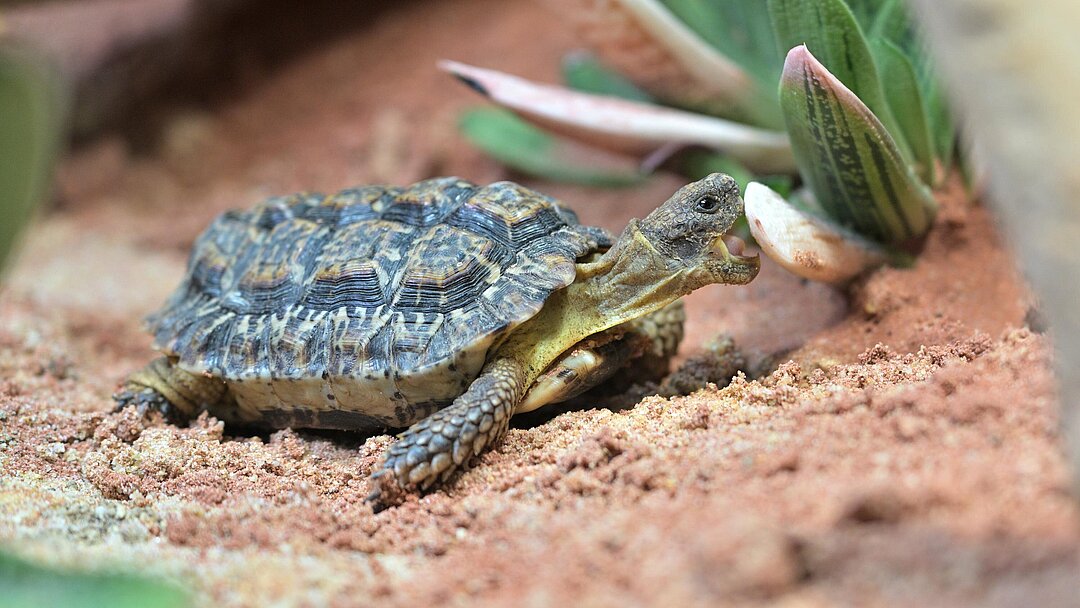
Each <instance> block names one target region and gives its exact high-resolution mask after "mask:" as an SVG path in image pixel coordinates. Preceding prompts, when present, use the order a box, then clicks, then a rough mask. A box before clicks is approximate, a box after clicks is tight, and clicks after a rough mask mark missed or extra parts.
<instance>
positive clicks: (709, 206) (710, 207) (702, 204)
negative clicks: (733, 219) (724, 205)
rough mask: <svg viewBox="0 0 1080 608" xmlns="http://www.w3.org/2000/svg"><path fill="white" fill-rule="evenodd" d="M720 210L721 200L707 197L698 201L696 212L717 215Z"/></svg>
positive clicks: (695, 207) (710, 196)
mask: <svg viewBox="0 0 1080 608" xmlns="http://www.w3.org/2000/svg"><path fill="white" fill-rule="evenodd" d="M718 209H720V200H719V199H718V198H716V197H715V196H712V195H705V196H703V197H701V198H699V199H698V201H697V204H695V205H694V210H695V211H697V212H698V213H716V211H717V210H718Z"/></svg>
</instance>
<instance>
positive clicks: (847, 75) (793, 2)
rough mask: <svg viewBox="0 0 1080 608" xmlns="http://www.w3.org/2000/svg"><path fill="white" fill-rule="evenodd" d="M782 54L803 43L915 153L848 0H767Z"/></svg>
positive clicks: (904, 147)
mask: <svg viewBox="0 0 1080 608" xmlns="http://www.w3.org/2000/svg"><path fill="white" fill-rule="evenodd" d="M768 4H769V12H770V13H771V15H772V18H773V27H775V28H776V37H777V41H778V42H779V43H780V47H781V50H782V51H783V52H785V53H786V52H787V51H788V49H791V48H793V47H795V46H796V45H804V46H806V47H807V48H809V49H810V51H811V52H813V53H814V54H815V56H816V57H818V60H819V61H820V62H821V63H823V64H824V65H825V66H827V67H828V68H829V70H831V71H832V72H833V75H834V76H835V77H836V78H838V79H839V80H840V82H842V83H844V85H845V86H847V87H848V88H849V89H851V90H852V91H853V92H854V93H855V95H857V96H858V97H859V99H861V100H862V101H863V103H865V104H866V105H867V106H868V107H869V108H870V109H871V110H872V111H873V112H874V114H875V115H876V116H877V117H878V119H879V120H880V121H881V123H882V124H883V125H885V128H886V129H888V131H889V133H890V134H892V136H893V138H894V140H895V141H896V143H897V145H898V146H899V149H900V152H901V153H902V154H903V155H904V158H906V159H910V158H911V154H910V150H909V149H908V146H907V142H906V141H905V140H904V139H903V135H902V132H901V130H900V128H899V126H898V125H897V123H896V120H895V119H894V118H893V115H892V111H891V109H890V108H889V104H888V102H887V101H886V99H885V91H884V89H883V88H882V84H881V79H880V77H879V75H878V71H877V67H876V66H875V64H874V57H873V55H872V54H871V52H870V46H869V44H868V43H867V41H866V38H865V37H864V36H863V32H862V29H861V28H860V27H859V24H858V22H857V21H856V19H855V16H854V15H853V14H852V13H851V10H850V9H849V8H848V7H847V5H846V4H844V1H843V0H768Z"/></svg>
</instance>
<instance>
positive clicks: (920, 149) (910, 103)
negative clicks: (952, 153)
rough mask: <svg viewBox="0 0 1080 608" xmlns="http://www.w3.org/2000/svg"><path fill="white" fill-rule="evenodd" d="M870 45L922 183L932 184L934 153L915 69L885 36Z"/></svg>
mask: <svg viewBox="0 0 1080 608" xmlns="http://www.w3.org/2000/svg"><path fill="white" fill-rule="evenodd" d="M873 48H874V57H875V59H876V60H877V64H878V66H879V68H880V70H881V76H882V84H883V85H884V87H885V96H886V98H887V99H888V100H889V107H890V108H892V112H893V117H895V118H896V123H897V125H898V126H899V127H900V131H901V132H902V133H903V135H904V139H905V140H907V142H908V145H909V146H911V154H912V157H913V159H914V161H915V171H916V172H917V173H918V175H919V177H920V178H921V179H922V181H923V182H924V183H927V184H934V183H936V179H935V176H934V170H935V165H936V162H935V161H936V159H937V154H936V151H935V149H934V141H933V136H932V135H931V133H930V124H929V122H928V121H927V118H926V108H925V104H924V101H923V97H922V94H921V92H920V90H919V82H918V78H917V76H916V74H915V68H914V67H913V66H912V65H911V62H910V61H908V58H907V56H906V55H904V52H903V51H902V50H900V47H898V46H896V45H895V44H893V43H892V42H890V41H888V40H886V39H883V38H879V39H877V40H875V41H874V44H873Z"/></svg>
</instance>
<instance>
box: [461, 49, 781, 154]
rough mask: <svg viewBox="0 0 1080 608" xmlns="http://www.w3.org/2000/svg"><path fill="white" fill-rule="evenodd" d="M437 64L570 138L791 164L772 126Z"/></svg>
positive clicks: (639, 148) (621, 147)
mask: <svg viewBox="0 0 1080 608" xmlns="http://www.w3.org/2000/svg"><path fill="white" fill-rule="evenodd" d="M439 65H440V67H442V69H444V70H446V71H448V72H450V73H452V74H454V75H455V76H457V77H458V78H459V79H460V80H462V81H463V82H464V83H466V84H467V85H469V86H470V87H472V88H473V89H475V90H476V91H478V92H480V93H481V94H483V95H486V96H487V97H489V98H490V99H491V100H492V101H494V102H495V103H498V104H500V105H502V106H504V107H507V108H509V109H511V110H514V111H515V112H517V113H518V114H520V115H522V116H524V117H525V118H527V119H529V120H530V121H531V122H535V123H538V124H540V125H542V126H545V127H548V128H551V129H553V130H555V131H557V132H560V133H563V134H567V135H570V136H571V137H573V138H574V139H577V140H581V141H586V142H588V143H590V144H593V145H597V146H601V147H605V148H609V149H616V150H620V151H626V152H632V153H636V154H645V153H648V152H651V151H652V150H655V149H656V148H658V147H660V146H662V145H664V144H670V143H682V144H697V145H702V146H707V147H710V148H713V149H716V150H720V151H723V152H725V153H727V154H730V155H731V156H733V157H735V158H737V159H739V161H740V162H743V163H745V164H746V165H747V166H749V167H751V168H753V169H757V170H761V171H790V170H791V169H793V168H794V160H793V158H792V156H791V148H790V146H789V145H788V141H787V137H786V136H785V135H784V134H783V133H780V132H777V131H767V130H765V129H756V128H753V127H748V126H746V125H742V124H739V123H736V122H732V121H729V120H723V119H720V118H714V117H711V116H703V115H701V114H694V113H692V112H684V111H681V110H675V109H671V108H664V107H660V106H656V105H652V104H647V103H640V102H633V101H628V100H625V99H616V98H614V97H603V96H599V95H590V94H588V93H579V92H577V91H571V90H570V89H565V88H562V87H556V86H550V85H541V84H536V83H533V82H529V81H528V80H525V79H523V78H518V77H516V76H511V75H509V74H503V73H501V72H496V71H494V70H485V69H482V68H477V67H473V66H469V65H465V64H462V63H457V62H453V61H443V62H441V63H440V64H439Z"/></svg>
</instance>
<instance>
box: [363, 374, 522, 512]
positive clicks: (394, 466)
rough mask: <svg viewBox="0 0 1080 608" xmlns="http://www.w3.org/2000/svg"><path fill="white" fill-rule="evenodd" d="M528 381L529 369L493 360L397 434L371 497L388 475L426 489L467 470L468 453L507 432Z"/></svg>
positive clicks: (376, 498)
mask: <svg viewBox="0 0 1080 608" xmlns="http://www.w3.org/2000/svg"><path fill="white" fill-rule="evenodd" d="M525 382H526V373H525V370H524V368H523V367H522V365H521V364H520V363H518V362H517V361H515V360H513V359H506V358H500V359H496V360H494V361H492V362H491V363H489V364H488V365H487V367H485V368H484V371H482V372H481V373H480V375H479V376H478V377H477V378H476V380H473V382H472V384H471V385H470V386H469V388H468V390H466V391H465V392H464V393H463V394H462V395H461V396H460V397H458V398H457V399H455V400H454V402H453V403H451V404H450V405H449V406H447V407H445V408H443V409H441V410H439V411H437V412H435V413H434V414H431V415H430V416H428V417H427V418H424V419H423V420H421V421H420V422H417V423H416V424H414V425H412V426H411V427H409V428H408V430H406V431H405V432H404V433H401V434H400V435H398V440H397V441H396V442H395V443H394V444H393V445H391V446H390V449H389V450H388V451H387V453H386V457H385V459H384V460H383V463H382V465H381V466H380V468H379V471H378V472H376V473H375V474H374V475H373V477H374V478H375V479H376V480H377V481H378V484H377V488H379V489H376V490H375V492H374V493H373V494H372V496H370V497H369V498H368V500H369V501H373V502H376V503H378V502H379V501H380V490H381V486H382V484H383V483H387V482H389V481H390V479H392V480H393V482H394V483H396V485H397V486H399V487H401V488H408V487H415V488H419V489H420V490H427V489H428V488H431V487H432V486H434V485H435V484H436V483H442V482H444V481H446V480H447V479H449V478H450V476H451V475H453V474H454V473H455V472H457V471H459V470H463V469H465V468H466V467H467V466H468V463H469V459H470V458H472V457H473V456H476V455H478V454H480V453H481V452H483V451H484V450H486V449H488V448H489V447H491V446H492V445H494V444H495V443H497V442H498V441H499V440H500V439H502V437H503V435H505V434H506V429H507V428H509V425H510V417H511V416H512V415H513V414H514V409H515V408H516V407H517V404H518V402H519V401H521V397H522V395H523V394H524V393H525ZM380 478H382V479H380ZM386 478H390V479H386Z"/></svg>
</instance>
